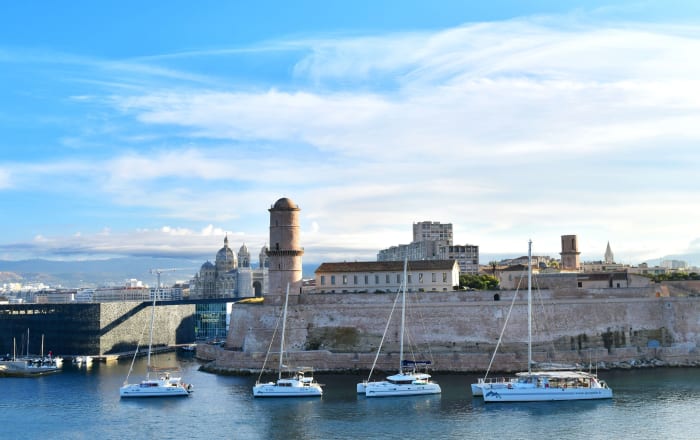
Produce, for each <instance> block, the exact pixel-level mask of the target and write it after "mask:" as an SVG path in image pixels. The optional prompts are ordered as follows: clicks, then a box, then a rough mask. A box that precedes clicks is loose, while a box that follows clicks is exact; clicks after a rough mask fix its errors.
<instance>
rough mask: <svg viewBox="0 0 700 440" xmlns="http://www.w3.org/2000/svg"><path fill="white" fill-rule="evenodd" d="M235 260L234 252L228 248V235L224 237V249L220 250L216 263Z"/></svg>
mask: <svg viewBox="0 0 700 440" xmlns="http://www.w3.org/2000/svg"><path fill="white" fill-rule="evenodd" d="M232 260H233V251H232V250H231V248H230V247H228V235H227V236H226V237H224V247H222V248H221V249H219V252H217V253H216V262H217V263H218V262H220V261H232Z"/></svg>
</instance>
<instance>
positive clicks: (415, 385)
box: [357, 260, 442, 397]
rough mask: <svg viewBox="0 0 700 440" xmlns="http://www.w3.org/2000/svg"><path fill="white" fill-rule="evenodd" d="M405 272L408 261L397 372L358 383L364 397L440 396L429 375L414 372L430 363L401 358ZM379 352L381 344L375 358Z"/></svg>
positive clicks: (438, 387) (403, 330) (404, 302)
mask: <svg viewBox="0 0 700 440" xmlns="http://www.w3.org/2000/svg"><path fill="white" fill-rule="evenodd" d="M407 271H408V260H406V261H404V269H403V282H402V287H403V291H402V304H401V336H400V353H399V359H400V363H399V371H398V373H397V374H394V375H391V376H387V378H386V380H382V381H369V379H368V380H366V381H363V382H360V383H358V384H357V393H358V394H363V395H364V396H365V397H397V396H419V395H425V394H440V393H441V392H442V389H441V388H440V385H438V384H437V383H435V382H433V381H432V380H431V376H430V374H428V373H425V372H419V371H417V370H416V369H417V367H419V366H423V367H425V368H427V366H428V365H430V361H410V360H406V359H404V358H403V345H404V344H403V337H404V332H405V325H406V280H407ZM397 299H398V298H397ZM389 321H391V316H389ZM387 329H388V323H387ZM385 334H386V331H385ZM382 339H383V338H382ZM380 350H381V344H380V346H379V348H378V349H377V356H378V355H379V351H380ZM375 362H376V358H375ZM372 370H374V366H372ZM371 374H372V373H371V372H370V375H371Z"/></svg>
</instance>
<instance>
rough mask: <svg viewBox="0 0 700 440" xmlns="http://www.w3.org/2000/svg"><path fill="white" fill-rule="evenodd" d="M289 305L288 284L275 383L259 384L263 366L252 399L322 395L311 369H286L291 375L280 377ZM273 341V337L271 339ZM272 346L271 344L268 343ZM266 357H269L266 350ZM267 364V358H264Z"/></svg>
mask: <svg viewBox="0 0 700 440" xmlns="http://www.w3.org/2000/svg"><path fill="white" fill-rule="evenodd" d="M288 303H289V284H287V293H286V295H285V297H284V309H283V312H282V334H281V335H280V352H279V365H278V367H277V380H276V381H275V382H260V376H262V374H263V372H264V371H265V364H264V363H263V368H262V369H261V371H260V376H259V377H258V380H257V381H256V382H255V385H254V386H253V397H320V396H322V395H323V388H321V384H319V383H318V382H316V380H315V379H314V377H313V368H309V367H300V368H296V369H291V370H290V369H288V368H287V371H291V375H290V376H288V377H282V376H283V371H284V370H285V368H286V367H285V366H284V362H283V361H284V354H285V353H284V333H285V328H286V323H287V305H288ZM273 339H274V337H273ZM270 345H272V343H270ZM267 355H268V356H269V355H270V351H269V350H268V353H267ZM265 362H267V356H266V357H265Z"/></svg>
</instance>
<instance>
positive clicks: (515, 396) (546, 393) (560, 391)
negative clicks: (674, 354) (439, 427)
mask: <svg viewBox="0 0 700 440" xmlns="http://www.w3.org/2000/svg"><path fill="white" fill-rule="evenodd" d="M527 275H528V276H527V310H528V315H527V324H528V353H527V354H528V356H527V359H528V362H527V366H528V367H527V371H526V372H521V373H517V374H516V375H515V377H512V378H508V379H500V380H490V381H489V380H486V379H479V381H478V382H477V383H475V384H472V385H471V389H472V394H473V395H474V396H481V397H483V399H484V402H537V401H553V400H592V399H610V398H612V389H611V388H609V387H608V386H607V384H606V383H605V381H603V380H601V379H598V376H597V375H596V374H593V373H589V372H584V371H577V370H574V369H570V370H567V369H556V370H554V369H553V370H545V369H542V370H539V371H533V370H532V365H533V362H532V241H530V242H528V273H527Z"/></svg>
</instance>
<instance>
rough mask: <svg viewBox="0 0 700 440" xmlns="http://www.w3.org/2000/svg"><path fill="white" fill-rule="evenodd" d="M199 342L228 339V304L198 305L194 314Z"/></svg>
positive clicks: (196, 335)
mask: <svg viewBox="0 0 700 440" xmlns="http://www.w3.org/2000/svg"><path fill="white" fill-rule="evenodd" d="M194 322H195V324H194V336H195V338H196V339H197V340H199V341H202V340H213V339H226V336H227V335H228V328H227V325H226V303H212V304H197V305H196V307H195V313H194Z"/></svg>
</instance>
